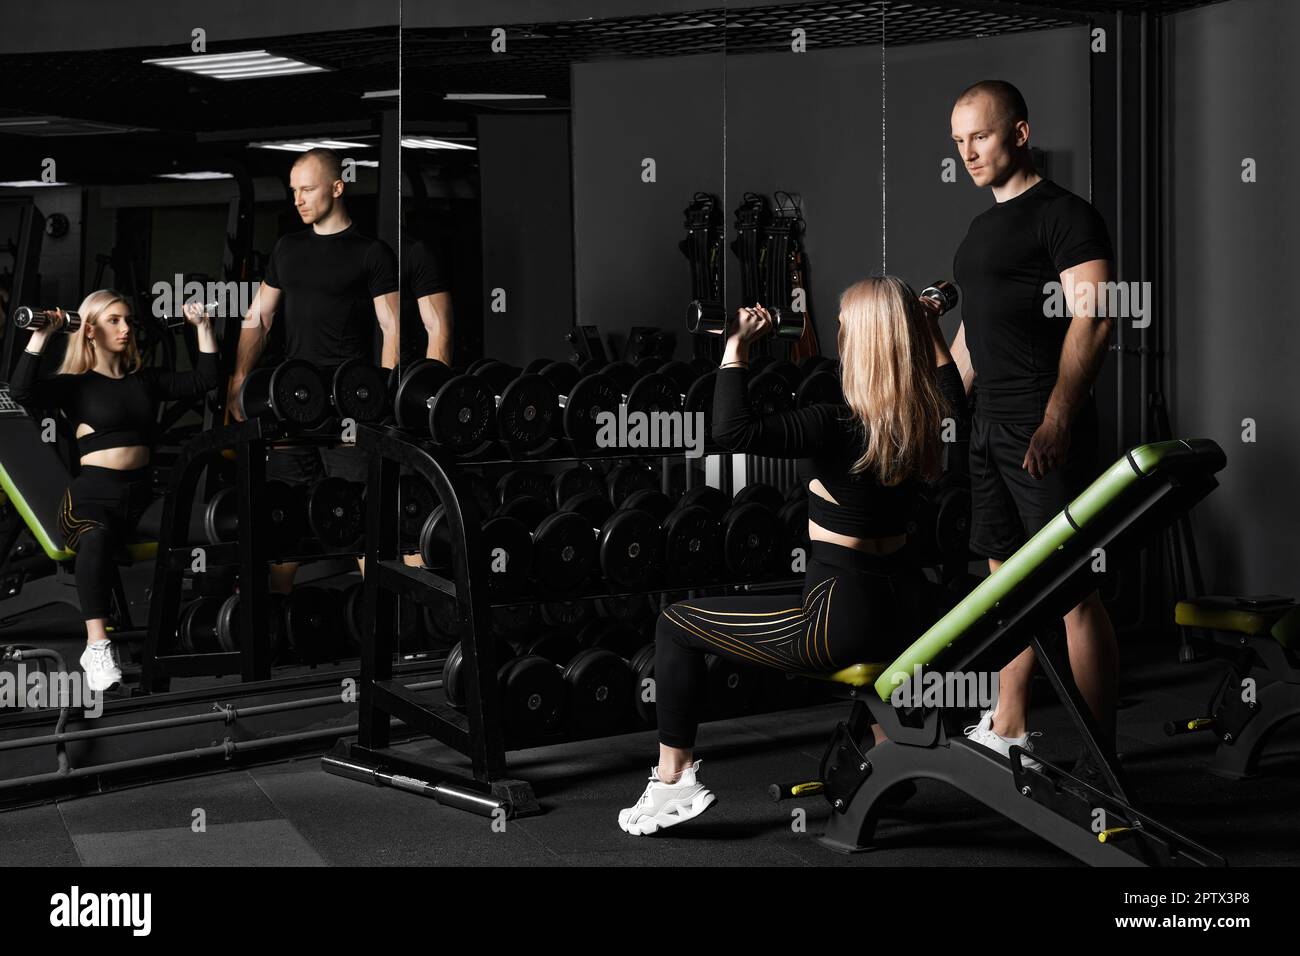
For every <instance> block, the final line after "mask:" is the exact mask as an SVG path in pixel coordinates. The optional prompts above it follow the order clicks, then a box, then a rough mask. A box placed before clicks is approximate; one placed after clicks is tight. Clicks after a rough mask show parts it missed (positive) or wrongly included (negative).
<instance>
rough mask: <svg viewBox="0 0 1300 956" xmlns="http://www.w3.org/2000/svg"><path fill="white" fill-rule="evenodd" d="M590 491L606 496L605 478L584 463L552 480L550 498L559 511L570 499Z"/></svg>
mask: <svg viewBox="0 0 1300 956" xmlns="http://www.w3.org/2000/svg"><path fill="white" fill-rule="evenodd" d="M588 491H594V492H596V493H597V494H599V495H604V494H605V493H606V485H605V476H604V475H602V474H601V473H600V472H599V471H597V470H596V469H595V468H593V467H591V466H590V465H588V464H586V463H582V464H578V465H574V466H573V467H571V468H566V469H565V470H564V471H562V472H560V473H559V474H557V475H555V476H554V477H553V478H552V479H551V487H550V489H549V498H550V501H551V502H552V503H553V504H554V505H555V507H556V509H557V510H558V509H559V507H560V506H561V505H562V504H564V502H566V501H568V500H569V499H570V498H573V497H576V496H577V495H580V494H583V493H584V492H588Z"/></svg>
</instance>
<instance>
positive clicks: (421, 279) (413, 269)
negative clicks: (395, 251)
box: [401, 239, 448, 365]
mask: <svg viewBox="0 0 1300 956" xmlns="http://www.w3.org/2000/svg"><path fill="white" fill-rule="evenodd" d="M446 291H448V289H447V283H446V281H445V279H444V278H443V273H442V264H441V263H440V262H439V261H438V255H437V253H435V252H434V251H433V247H432V246H430V245H429V244H428V243H427V242H425V241H424V240H423V239H413V240H410V241H409V242H406V243H404V244H403V245H402V350H401V351H402V364H403V365H409V364H410V363H411V362H414V361H416V360H418V359H422V358H424V353H425V352H427V351H428V345H429V339H428V334H427V333H426V332H425V331H424V322H423V321H422V320H421V319H420V308H419V301H420V299H421V298H423V297H424V296H426V295H436V294H438V293H439V292H446Z"/></svg>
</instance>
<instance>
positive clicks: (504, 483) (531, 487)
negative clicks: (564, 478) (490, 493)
mask: <svg viewBox="0 0 1300 956" xmlns="http://www.w3.org/2000/svg"><path fill="white" fill-rule="evenodd" d="M552 482H553V479H552V478H551V476H550V475H547V474H544V473H542V472H540V471H527V470H525V469H522V468H516V469H514V470H513V471H508V472H506V473H505V474H504V475H502V476H501V477H500V478H499V479H497V486H496V503H497V504H498V505H503V504H505V503H506V502H507V501H509V500H510V499H511V498H518V497H519V496H520V495H536V496H538V497H541V498H548V497H552V496H551V494H550V491H551V486H552Z"/></svg>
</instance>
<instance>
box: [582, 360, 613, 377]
mask: <svg viewBox="0 0 1300 956" xmlns="http://www.w3.org/2000/svg"><path fill="white" fill-rule="evenodd" d="M608 364H609V363H608V362H606V361H605V360H604V359H596V358H590V359H587V360H586V361H585V362H583V363H582V364H581V365H579V366H578V372H579V374H580V375H581V376H582V378H586V377H587V376H588V375H596V374H599V373H600V372H601V370H603V369H604V368H605V366H606V365H608Z"/></svg>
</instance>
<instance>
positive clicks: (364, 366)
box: [320, 358, 390, 425]
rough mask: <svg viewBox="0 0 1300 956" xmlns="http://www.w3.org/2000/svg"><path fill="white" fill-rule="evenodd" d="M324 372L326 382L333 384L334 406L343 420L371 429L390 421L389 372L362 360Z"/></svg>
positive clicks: (332, 367) (331, 390) (331, 385)
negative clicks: (387, 419) (371, 426)
mask: <svg viewBox="0 0 1300 956" xmlns="http://www.w3.org/2000/svg"><path fill="white" fill-rule="evenodd" d="M320 371H321V377H322V379H324V380H325V381H326V382H329V385H330V388H329V398H330V404H331V405H332V406H333V408H334V411H335V413H336V414H337V415H338V417H339V418H340V419H345V418H350V419H352V420H353V421H354V422H356V423H357V424H359V425H369V424H375V423H377V422H382V421H383V420H384V419H385V418H387V417H388V415H389V412H390V405H389V399H388V376H389V374H390V373H389V372H387V371H386V370H384V369H382V368H376V367H375V366H373V365H371V364H370V363H369V362H367V361H365V360H364V359H359V358H353V359H348V360H347V361H346V362H343V363H342V364H340V365H335V366H331V367H329V368H323V369H321V370H320Z"/></svg>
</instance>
